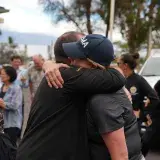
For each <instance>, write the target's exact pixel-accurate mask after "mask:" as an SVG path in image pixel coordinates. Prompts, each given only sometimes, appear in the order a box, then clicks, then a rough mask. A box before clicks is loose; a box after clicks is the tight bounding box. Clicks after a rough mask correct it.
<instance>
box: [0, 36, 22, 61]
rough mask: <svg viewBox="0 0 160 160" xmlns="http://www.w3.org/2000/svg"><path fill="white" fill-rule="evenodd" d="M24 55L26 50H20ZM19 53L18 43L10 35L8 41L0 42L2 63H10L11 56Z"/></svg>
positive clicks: (0, 59)
mask: <svg viewBox="0 0 160 160" xmlns="http://www.w3.org/2000/svg"><path fill="white" fill-rule="evenodd" d="M19 53H21V55H22V56H23V53H24V51H19ZM15 54H18V45H16V44H15V43H14V40H13V38H12V37H8V43H0V64H8V63H10V57H11V56H13V55H15Z"/></svg>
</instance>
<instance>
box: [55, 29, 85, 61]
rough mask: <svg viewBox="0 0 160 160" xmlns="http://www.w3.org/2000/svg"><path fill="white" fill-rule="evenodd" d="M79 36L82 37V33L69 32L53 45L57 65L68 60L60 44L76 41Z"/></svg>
mask: <svg viewBox="0 0 160 160" xmlns="http://www.w3.org/2000/svg"><path fill="white" fill-rule="evenodd" d="M79 35H82V36H84V34H83V33H80V32H74V31H70V32H66V33H64V34H63V35H61V36H60V37H59V38H58V39H57V40H56V43H55V45H54V55H55V60H56V62H57V63H61V62H63V63H66V60H67V59H68V57H67V55H66V54H65V52H64V50H63V47H62V44H63V43H70V42H76V41H78V40H79V37H78V36H79Z"/></svg>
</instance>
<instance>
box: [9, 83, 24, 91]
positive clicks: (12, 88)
mask: <svg viewBox="0 0 160 160" xmlns="http://www.w3.org/2000/svg"><path fill="white" fill-rule="evenodd" d="M10 90H12V91H15V92H16V91H18V92H19V91H21V90H22V89H21V87H20V86H19V85H18V84H16V83H12V85H11V86H10Z"/></svg>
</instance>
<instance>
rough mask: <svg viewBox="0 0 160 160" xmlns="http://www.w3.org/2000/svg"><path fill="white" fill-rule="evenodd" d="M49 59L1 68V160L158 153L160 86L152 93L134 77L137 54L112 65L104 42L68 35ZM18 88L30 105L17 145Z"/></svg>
mask: <svg viewBox="0 0 160 160" xmlns="http://www.w3.org/2000/svg"><path fill="white" fill-rule="evenodd" d="M54 54H55V61H45V60H44V58H43V57H42V56H41V55H35V56H33V62H34V64H33V65H31V66H29V67H28V68H27V69H24V68H23V69H22V68H21V67H20V66H21V65H22V59H21V57H20V56H17V55H15V56H13V57H11V64H7V65H3V66H2V68H1V71H0V72H1V74H0V75H1V77H0V79H1V82H0V83H1V88H0V136H1V138H0V145H1V146H0V148H2V149H1V150H0V159H2V158H1V157H3V159H4V157H5V156H6V157H5V159H4V160H15V159H16V160H44V159H46V160H66V159H67V160H145V157H146V155H147V154H148V152H149V150H150V149H155V148H156V149H158V147H159V148H160V145H159V144H158V142H160V138H159V134H160V125H159V120H160V118H159V93H160V90H159V89H160V82H157V84H156V85H155V88H152V87H151V86H150V85H149V84H148V83H147V81H146V80H145V79H144V78H143V77H142V76H140V75H138V74H137V73H136V72H135V69H136V67H137V65H138V59H139V54H138V53H134V54H129V53H127V54H126V53H125V54H122V55H121V56H120V57H118V58H117V57H115V54H114V48H113V44H112V43H111V42H110V40H109V39H108V38H107V37H105V36H102V35H98V34H91V35H84V34H83V33H79V32H74V31H71V32H66V33H64V34H63V35H61V36H60V37H59V38H57V40H56V42H55V45H54ZM116 64H117V65H116ZM23 88H29V89H30V95H31V96H30V98H31V101H32V104H31V108H30V114H29V117H28V122H27V126H26V129H25V133H24V135H23V137H22V139H21V138H20V135H21V132H22V125H23V120H24V107H25V104H24V94H23ZM143 125H145V132H142V126H143ZM2 142H3V143H2ZM4 142H5V146H4ZM6 146H8V149H7V147H6Z"/></svg>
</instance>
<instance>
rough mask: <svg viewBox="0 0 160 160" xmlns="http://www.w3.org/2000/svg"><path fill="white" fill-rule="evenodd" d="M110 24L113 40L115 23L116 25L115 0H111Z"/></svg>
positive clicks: (110, 36) (110, 37) (110, 35)
mask: <svg viewBox="0 0 160 160" xmlns="http://www.w3.org/2000/svg"><path fill="white" fill-rule="evenodd" d="M110 3H111V4H110V20H109V21H110V22H109V24H110V26H109V39H110V41H111V42H112V41H113V25H114V12H115V0H110Z"/></svg>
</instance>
